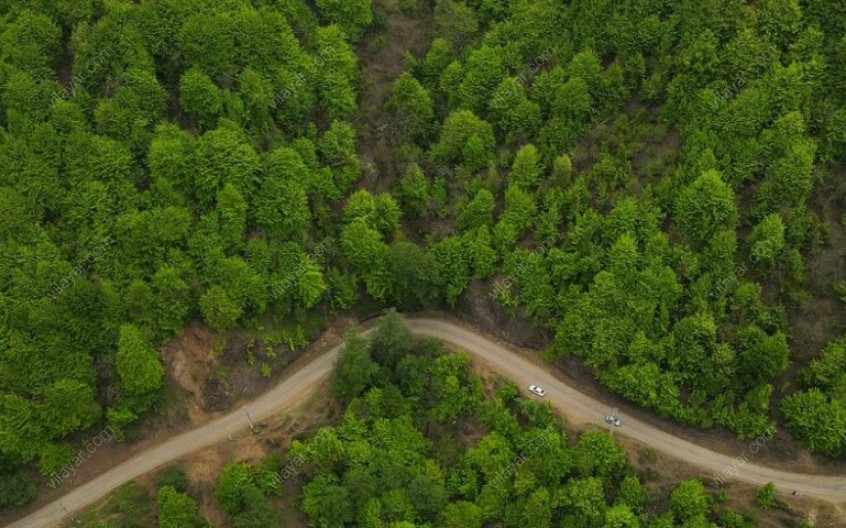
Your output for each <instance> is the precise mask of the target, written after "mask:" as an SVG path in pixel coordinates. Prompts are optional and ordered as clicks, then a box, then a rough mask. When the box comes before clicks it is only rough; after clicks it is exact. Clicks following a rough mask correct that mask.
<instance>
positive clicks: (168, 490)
mask: <svg viewBox="0 0 846 528" xmlns="http://www.w3.org/2000/svg"><path fill="white" fill-rule="evenodd" d="M156 501H157V503H158V509H159V526H160V527H161V528H203V527H206V526H208V523H207V522H206V521H205V520H204V519H202V518H201V517H200V515H199V514H198V513H197V502H196V501H195V500H194V499H192V498H191V497H189V496H188V495H185V494H184V493H179V492H178V491H176V490H175V489H174V488H173V487H171V486H164V487H162V488H160V489H159V493H158V496H157V499H156Z"/></svg>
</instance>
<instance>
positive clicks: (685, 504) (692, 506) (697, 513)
mask: <svg viewBox="0 0 846 528" xmlns="http://www.w3.org/2000/svg"><path fill="white" fill-rule="evenodd" d="M708 504H709V499H708V495H706V493H705V487H704V486H703V485H702V482H700V481H698V480H696V479H692V480H685V481H684V482H682V483H681V484H679V485H678V486H676V488H675V489H674V490H673V491H672V493H670V509H671V510H672V511H673V514H674V515H675V517H676V519H678V520H679V521H687V520H690V519H696V518H698V517H701V516H704V515H705V512H706V511H707V510H708Z"/></svg>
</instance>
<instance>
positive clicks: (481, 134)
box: [432, 110, 496, 171]
mask: <svg viewBox="0 0 846 528" xmlns="http://www.w3.org/2000/svg"><path fill="white" fill-rule="evenodd" d="M495 147H496V140H495V139H494V135H493V128H492V127H491V125H490V124H489V123H486V122H485V121H482V120H481V119H479V118H478V117H476V115H475V114H473V112H471V111H469V110H458V111H455V112H452V113H451V114H450V115H449V116H448V117H447V118H446V121H445V122H444V126H443V129H442V130H441V137H440V139H439V140H438V143H437V144H435V145H434V146H433V147H432V159H433V160H434V161H436V162H438V163H450V162H455V161H463V162H465V163H467V165H468V169H470V170H471V171H476V170H479V169H481V168H482V167H485V166H487V165H488V163H489V162H490V161H492V160H493V155H494V149H495ZM468 154H472V155H473V156H474V157H473V158H472V159H467V155H468Z"/></svg>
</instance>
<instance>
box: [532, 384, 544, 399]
mask: <svg viewBox="0 0 846 528" xmlns="http://www.w3.org/2000/svg"><path fill="white" fill-rule="evenodd" d="M529 390H530V391H532V393H534V394H535V396H539V397H541V398H543V397H544V396H546V391H545V390H543V389H542V388H541V387H538V386H537V385H529Z"/></svg>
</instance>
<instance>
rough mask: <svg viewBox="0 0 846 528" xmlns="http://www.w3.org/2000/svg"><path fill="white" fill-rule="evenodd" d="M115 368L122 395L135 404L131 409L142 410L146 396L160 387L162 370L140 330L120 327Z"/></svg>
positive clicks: (145, 403)
mask: <svg viewBox="0 0 846 528" xmlns="http://www.w3.org/2000/svg"><path fill="white" fill-rule="evenodd" d="M115 369H116V370H117V373H118V377H119V379H120V386H121V389H123V392H124V394H125V395H126V396H127V397H128V398H130V399H132V400H133V401H135V402H137V404H135V405H133V406H132V407H133V408H134V409H136V410H139V411H144V410H146V408H147V405H148V404H149V402H150V397H151V396H152V395H153V394H154V393H155V391H157V390H158V389H159V388H160V387H161V386H162V381H163V380H164V368H163V367H162V364H161V362H160V361H159V355H158V354H157V353H156V349H154V348H153V347H152V346H151V345H150V343H149V342H148V341H147V339H146V338H145V337H144V335H143V334H142V333H141V330H139V329H138V328H136V327H135V326H133V325H128V324H125V325H121V327H120V332H119V335H118V346H117V353H116V354H115Z"/></svg>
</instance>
